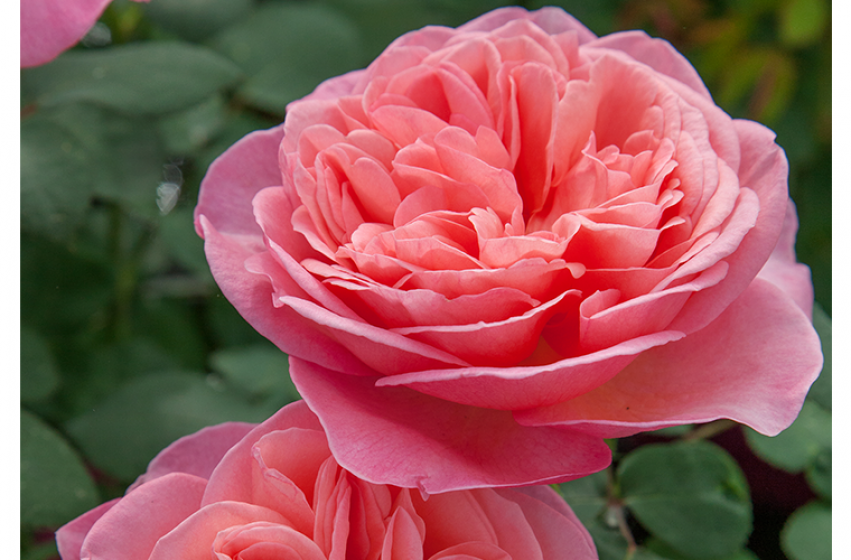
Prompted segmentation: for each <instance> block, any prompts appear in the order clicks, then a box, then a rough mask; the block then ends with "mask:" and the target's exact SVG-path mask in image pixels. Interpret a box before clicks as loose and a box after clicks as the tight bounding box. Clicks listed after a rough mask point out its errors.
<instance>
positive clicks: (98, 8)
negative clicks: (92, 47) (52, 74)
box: [21, 0, 148, 67]
mask: <svg viewBox="0 0 851 560" xmlns="http://www.w3.org/2000/svg"><path fill="white" fill-rule="evenodd" d="M135 1H136V2H147V1H148V0H135ZM110 2H111V0H22V1H21V66H22V67H24V66H38V65H39V64H44V63H45V62H50V61H51V60H53V59H54V58H56V57H57V56H59V54H60V53H61V52H62V51H64V50H66V49H69V48H71V47H73V46H74V45H75V44H76V43H77V41H79V40H80V39H82V38H83V36H84V35H85V34H86V33H88V31H89V29H91V28H92V26H93V25H94V24H95V22H96V21H97V19H98V18H99V17H100V15H101V13H103V11H104V9H106V6H107V5H108V4H109V3H110Z"/></svg>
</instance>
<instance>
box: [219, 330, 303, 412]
mask: <svg viewBox="0 0 851 560" xmlns="http://www.w3.org/2000/svg"><path fill="white" fill-rule="evenodd" d="M210 365H211V366H212V368H213V370H214V371H216V372H218V373H221V374H222V376H224V378H225V379H227V380H228V381H230V382H231V383H232V384H233V385H234V386H236V387H238V388H240V389H241V390H242V391H244V392H245V393H246V394H247V395H249V396H250V397H252V398H262V397H268V396H270V395H272V394H275V393H281V392H283V393H285V394H286V395H287V396H288V397H289V401H294V400H298V399H299V394H298V390H296V388H295V385H293V382H292V380H291V379H290V375H289V370H290V368H289V359H288V358H287V355H286V354H284V353H283V352H281V351H280V350H279V349H278V348H276V347H275V346H274V345H272V344H271V343H264V344H257V345H253V346H246V347H240V348H227V349H224V350H219V351H218V352H214V353H213V354H212V355H211V356H210Z"/></svg>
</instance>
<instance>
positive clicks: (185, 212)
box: [160, 207, 213, 282]
mask: <svg viewBox="0 0 851 560" xmlns="http://www.w3.org/2000/svg"><path fill="white" fill-rule="evenodd" d="M192 213H193V210H192V208H188V207H183V208H177V209H176V210H174V211H173V212H171V213H169V214H168V215H167V216H163V217H162V219H161V220H160V238H161V239H162V241H163V243H164V245H165V246H166V248H167V249H168V253H169V255H170V256H171V257H172V258H174V260H176V261H177V262H178V263H180V264H181V265H182V266H184V267H186V268H187V269H188V270H191V271H192V272H194V273H195V274H196V275H197V276H198V277H199V278H201V279H204V280H209V281H210V282H212V279H213V276H212V274H210V266H209V265H208V264H207V257H206V256H205V255H204V240H203V239H201V238H200V237H199V236H198V234H197V233H195V224H194V222H193V216H192Z"/></svg>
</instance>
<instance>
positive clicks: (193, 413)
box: [67, 372, 266, 482]
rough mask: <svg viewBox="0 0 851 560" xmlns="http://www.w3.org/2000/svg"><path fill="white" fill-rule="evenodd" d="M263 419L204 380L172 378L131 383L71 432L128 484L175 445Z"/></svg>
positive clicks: (98, 461)
mask: <svg viewBox="0 0 851 560" xmlns="http://www.w3.org/2000/svg"><path fill="white" fill-rule="evenodd" d="M265 413H266V411H258V410H256V409H254V408H252V407H250V406H248V405H247V404H246V403H245V402H244V401H242V400H240V399H239V398H237V397H235V396H234V395H232V394H229V393H227V392H225V391H224V390H223V389H222V388H221V387H220V385H217V384H215V383H210V382H208V381H206V380H205V378H204V377H202V376H201V375H194V374H189V373H180V372H168V373H161V374H156V375H150V376H146V377H142V378H139V379H135V380H133V381H131V382H130V383H128V384H126V385H125V386H123V387H122V388H121V389H120V390H118V391H116V392H115V393H113V394H112V395H110V396H109V397H108V398H107V399H106V400H104V401H103V402H102V403H100V405H98V406H96V407H95V409H94V410H92V411H91V412H89V413H86V414H84V415H82V416H80V417H78V418H75V419H74V420H72V421H70V422H69V423H68V424H67V428H68V433H69V434H70V435H71V437H73V438H74V440H75V441H76V442H77V443H78V444H79V445H80V448H81V449H82V450H83V451H84V452H85V453H86V456H87V457H89V458H90V459H91V461H92V462H93V463H94V464H95V465H97V466H98V467H99V468H101V469H103V470H104V471H106V472H108V473H110V474H112V475H114V476H116V477H118V478H119V479H121V480H123V481H128V482H129V481H131V480H133V479H134V478H135V477H136V476H138V475H139V474H141V473H142V472H144V470H145V468H146V467H147V464H148V462H150V460H151V459H153V458H154V456H155V455H156V454H157V453H159V452H160V451H161V450H162V449H163V448H165V447H166V446H168V445H169V444H170V443H171V442H173V441H174V440H176V439H178V438H180V437H182V436H185V435H188V434H191V433H194V432H196V431H198V430H200V429H201V428H203V427H205V426H210V425H213V424H219V423H221V422H227V421H232V420H241V421H247V422H258V421H262V420H264V419H265Z"/></svg>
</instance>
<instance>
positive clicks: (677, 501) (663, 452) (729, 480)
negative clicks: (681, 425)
mask: <svg viewBox="0 0 851 560" xmlns="http://www.w3.org/2000/svg"><path fill="white" fill-rule="evenodd" d="M618 474H619V477H618V480H619V483H620V487H621V494H622V496H623V500H624V504H626V506H627V507H628V508H629V509H630V511H631V512H632V513H633V515H635V517H636V518H637V519H638V521H639V522H640V523H641V524H642V525H643V526H644V527H645V528H646V529H647V530H648V531H649V532H650V533H651V534H652V535H654V536H656V537H657V538H659V539H660V540H662V541H664V542H666V543H667V544H668V545H670V546H671V547H672V548H673V549H675V550H677V551H678V552H680V553H681V554H684V555H686V556H689V557H692V558H695V559H703V558H717V557H722V556H725V555H729V554H733V553H734V552H735V551H736V550H738V549H739V548H741V547H742V545H744V543H745V541H746V540H747V538H748V535H749V534H750V531H751V519H752V511H751V503H750V498H749V492H748V486H747V481H746V480H745V477H744V475H743V474H742V472H741V470H740V469H739V467H738V465H737V464H736V462H735V461H734V460H733V459H732V457H730V456H729V455H728V454H727V453H726V452H725V451H724V450H722V449H721V448H720V447H718V446H716V445H714V444H711V443H708V442H705V441H696V442H676V443H670V444H664V445H646V446H643V447H641V448H639V449H637V450H636V451H634V452H632V453H630V454H629V455H627V456H626V457H624V459H623V460H622V461H621V463H620V465H619V467H618Z"/></svg>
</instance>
